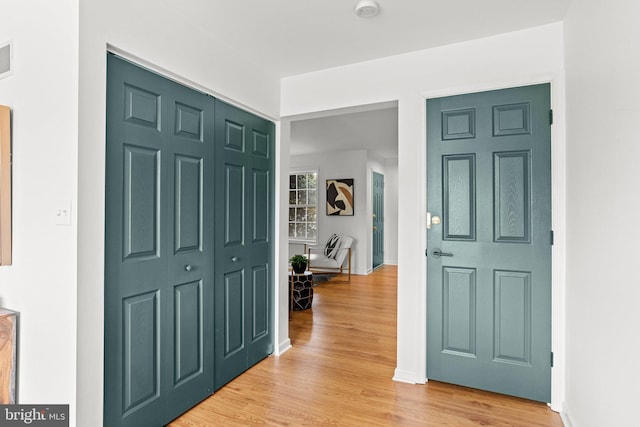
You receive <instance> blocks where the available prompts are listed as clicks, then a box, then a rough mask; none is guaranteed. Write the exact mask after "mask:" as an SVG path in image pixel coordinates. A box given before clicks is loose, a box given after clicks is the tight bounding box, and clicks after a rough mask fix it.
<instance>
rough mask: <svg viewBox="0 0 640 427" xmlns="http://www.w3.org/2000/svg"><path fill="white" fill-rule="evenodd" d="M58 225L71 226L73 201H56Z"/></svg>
mask: <svg viewBox="0 0 640 427" xmlns="http://www.w3.org/2000/svg"><path fill="white" fill-rule="evenodd" d="M54 213H55V217H56V225H71V200H56V204H55V209H54Z"/></svg>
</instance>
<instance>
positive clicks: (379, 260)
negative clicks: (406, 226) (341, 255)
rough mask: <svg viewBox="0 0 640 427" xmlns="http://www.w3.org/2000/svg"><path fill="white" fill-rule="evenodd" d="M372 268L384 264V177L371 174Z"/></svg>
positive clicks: (375, 173)
mask: <svg viewBox="0 0 640 427" xmlns="http://www.w3.org/2000/svg"><path fill="white" fill-rule="evenodd" d="M371 181H372V184H373V185H372V187H373V231H372V233H373V236H372V245H371V246H372V249H373V251H372V252H373V253H372V260H373V268H378V267H380V266H381V265H382V264H384V175H382V174H379V173H377V172H373V176H372V180H371Z"/></svg>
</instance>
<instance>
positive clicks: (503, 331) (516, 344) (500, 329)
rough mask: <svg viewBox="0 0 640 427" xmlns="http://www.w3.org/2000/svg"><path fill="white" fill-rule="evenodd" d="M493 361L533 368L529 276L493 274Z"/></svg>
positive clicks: (523, 273) (501, 271)
mask: <svg viewBox="0 0 640 427" xmlns="http://www.w3.org/2000/svg"><path fill="white" fill-rule="evenodd" d="M494 361H497V362H505V363H514V364H518V365H527V366H529V365H530V364H531V273H530V272H522V271H505V270H496V271H495V272H494Z"/></svg>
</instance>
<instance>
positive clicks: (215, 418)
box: [170, 266, 562, 427]
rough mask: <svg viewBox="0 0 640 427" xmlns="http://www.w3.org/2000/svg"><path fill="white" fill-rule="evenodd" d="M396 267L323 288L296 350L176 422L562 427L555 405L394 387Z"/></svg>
mask: <svg viewBox="0 0 640 427" xmlns="http://www.w3.org/2000/svg"><path fill="white" fill-rule="evenodd" d="M396 277H397V276H396V268H395V267H393V266H384V267H382V268H380V269H378V270H376V271H375V272H374V273H372V274H370V275H368V276H352V278H351V282H347V281H344V280H340V279H336V278H334V279H332V280H330V281H329V282H325V283H322V284H320V285H319V286H317V287H316V288H315V289H314V300H313V308H312V309H310V310H305V311H296V312H294V313H293V320H292V321H291V322H290V337H291V341H292V345H293V347H292V348H291V349H290V350H289V351H287V352H286V353H285V354H283V355H282V356H280V357H275V356H274V357H269V358H267V359H265V360H263V361H262V362H260V363H259V364H257V365H256V366H254V367H253V368H251V369H250V370H249V371H247V372H246V373H245V374H243V375H241V376H240V377H238V378H236V379H235V380H233V381H232V382H231V383H229V384H227V385H226V386H225V387H223V388H222V389H221V390H219V391H218V392H216V393H215V395H213V396H211V397H210V398H208V399H207V400H205V401H204V402H202V403H200V404H199V405H198V406H196V407H195V408H193V409H192V410H191V411H189V412H187V413H186V414H184V415H183V416H181V417H180V418H178V419H176V420H175V421H174V422H172V423H171V424H170V426H172V427H206V426H219V425H221V426H247V425H270V426H347V427H350V426H358V427H359V426H487V425H490V426H505V427H506V426H536V427H559V426H562V421H561V420H560V416H559V415H558V414H556V413H555V412H553V411H551V410H550V409H549V408H548V407H547V406H546V405H545V404H542V403H538V402H532V401H528V400H524V399H519V398H515V397H510V396H504V395H500V394H495V393H490V392H485V391H481V390H474V389H470V388H466V387H461V386H456V385H451V384H445V383H440V382H437V381H430V382H428V383H427V384H424V385H413V384H405V383H400V382H395V381H392V379H391V378H392V376H393V373H394V369H395V365H396V307H397V283H396V280H397V279H396Z"/></svg>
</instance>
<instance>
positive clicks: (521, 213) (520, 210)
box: [493, 151, 531, 243]
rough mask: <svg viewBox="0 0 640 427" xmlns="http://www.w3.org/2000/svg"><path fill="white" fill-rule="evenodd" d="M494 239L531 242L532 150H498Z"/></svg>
mask: <svg viewBox="0 0 640 427" xmlns="http://www.w3.org/2000/svg"><path fill="white" fill-rule="evenodd" d="M493 167H494V186H493V190H494V240H495V241H496V242H510V243H528V242H530V230H531V221H530V212H531V200H530V196H529V189H530V172H529V170H530V169H529V152H528V151H515V152H502V153H494V160H493Z"/></svg>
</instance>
